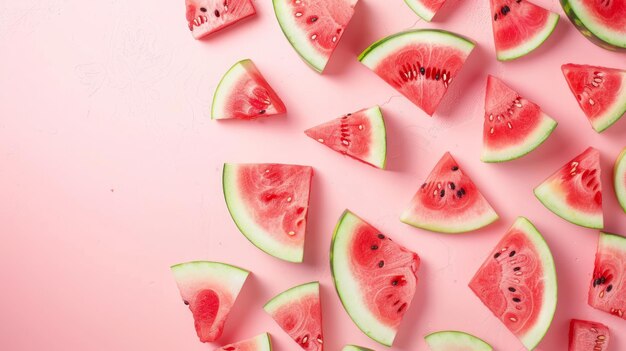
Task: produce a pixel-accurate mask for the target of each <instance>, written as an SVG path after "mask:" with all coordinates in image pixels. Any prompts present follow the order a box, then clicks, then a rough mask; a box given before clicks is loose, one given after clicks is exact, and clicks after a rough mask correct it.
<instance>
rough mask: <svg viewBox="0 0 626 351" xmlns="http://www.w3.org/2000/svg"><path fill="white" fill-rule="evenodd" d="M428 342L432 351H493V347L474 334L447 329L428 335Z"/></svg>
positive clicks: (426, 338)
mask: <svg viewBox="0 0 626 351" xmlns="http://www.w3.org/2000/svg"><path fill="white" fill-rule="evenodd" d="M424 339H425V340H426V344H428V347H429V348H430V349H431V350H432V351H491V350H493V348H492V347H491V345H489V344H487V343H486V342H484V341H483V340H481V339H479V338H477V337H475V336H474V335H471V334H467V333H464V332H460V331H454V330H446V331H440V332H436V333H432V334H428V335H426V337H424Z"/></svg>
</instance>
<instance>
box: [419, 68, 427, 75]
mask: <svg viewBox="0 0 626 351" xmlns="http://www.w3.org/2000/svg"><path fill="white" fill-rule="evenodd" d="M420 73H421V75H424V74H426V69H425V68H424V67H420Z"/></svg>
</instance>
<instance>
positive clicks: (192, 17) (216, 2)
mask: <svg viewBox="0 0 626 351" xmlns="http://www.w3.org/2000/svg"><path fill="white" fill-rule="evenodd" d="M185 5H186V6H187V12H186V17H187V25H188V27H189V30H190V31H191V33H192V34H193V37H194V38H196V39H200V38H203V37H205V36H207V35H209V34H211V33H214V32H217V31H218V30H220V29H222V28H225V27H228V26H230V25H232V24H235V23H237V22H239V21H241V20H242V19H244V18H247V17H250V16H252V15H254V14H255V13H256V11H255V9H254V5H252V2H251V1H250V0H185Z"/></svg>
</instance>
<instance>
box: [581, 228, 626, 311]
mask: <svg viewBox="0 0 626 351" xmlns="http://www.w3.org/2000/svg"><path fill="white" fill-rule="evenodd" d="M625 275H626V238H624V237H622V236H619V235H615V234H608V233H600V239H599V241H598V251H597V252H596V261H595V267H594V269H593V277H592V279H591V284H589V299H588V302H589V305H590V306H591V307H593V308H596V309H598V310H600V311H604V312H608V313H610V314H612V315H615V316H618V317H620V318H623V319H626V276H625Z"/></svg>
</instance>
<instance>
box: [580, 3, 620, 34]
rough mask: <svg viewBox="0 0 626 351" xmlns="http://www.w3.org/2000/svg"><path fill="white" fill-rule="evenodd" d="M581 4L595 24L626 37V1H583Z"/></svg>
mask: <svg viewBox="0 0 626 351" xmlns="http://www.w3.org/2000/svg"><path fill="white" fill-rule="evenodd" d="M581 3H582V5H583V6H584V8H585V10H586V11H588V12H589V15H590V16H591V17H593V19H594V21H595V22H599V23H602V25H603V26H606V27H608V28H611V29H614V30H615V31H617V32H622V33H623V34H624V35H626V1H624V0H582V1H581Z"/></svg>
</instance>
